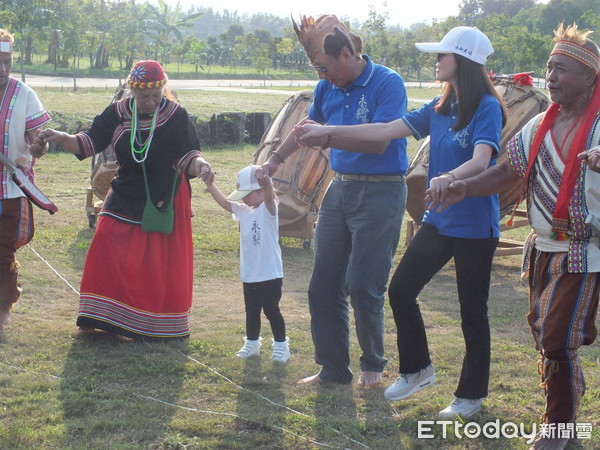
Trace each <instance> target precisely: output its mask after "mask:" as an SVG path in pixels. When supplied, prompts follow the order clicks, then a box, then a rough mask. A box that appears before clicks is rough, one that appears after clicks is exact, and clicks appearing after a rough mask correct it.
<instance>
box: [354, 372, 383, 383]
mask: <svg viewBox="0 0 600 450" xmlns="http://www.w3.org/2000/svg"><path fill="white" fill-rule="evenodd" d="M379 383H381V372H368V371H365V372H362V373H361V374H360V378H359V379H358V385H359V386H373V385H375V384H379Z"/></svg>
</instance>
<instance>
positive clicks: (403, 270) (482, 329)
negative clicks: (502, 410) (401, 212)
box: [388, 223, 498, 399]
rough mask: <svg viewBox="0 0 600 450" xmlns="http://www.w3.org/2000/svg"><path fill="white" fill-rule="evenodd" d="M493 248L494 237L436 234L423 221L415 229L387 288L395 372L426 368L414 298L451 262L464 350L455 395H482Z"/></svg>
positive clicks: (424, 344) (487, 367)
mask: <svg viewBox="0 0 600 450" xmlns="http://www.w3.org/2000/svg"><path fill="white" fill-rule="evenodd" d="M497 244H498V239H497V238H487V239H463V238H453V237H448V236H442V235H441V234H439V232H438V230H437V228H435V227H433V226H431V225H429V224H427V223H424V224H423V225H422V226H421V228H420V229H419V231H418V232H417V234H416V235H415V237H414V238H413V240H412V241H411V243H410V245H409V247H408V249H407V250H406V252H405V253H404V256H403V257H402V260H401V261H400V264H399V265H398V267H397V268H396V271H395V273H394V275H393V277H392V280H391V282H390V286H389V289H388V294H389V301H390V306H391V307H392V311H393V313H394V320H395V321H396V327H397V343H398V353H399V357H400V373H415V372H418V371H419V370H421V369H424V368H425V367H427V366H428V365H429V364H431V358H430V356H429V348H428V345H427V335H426V333H425V325H424V323H423V316H422V314H421V311H420V309H419V304H418V302H417V296H418V295H419V293H420V292H421V290H422V289H423V288H424V287H425V285H426V284H427V283H428V282H429V281H430V280H431V279H432V278H433V276H434V275H435V274H436V273H437V272H439V271H440V270H441V269H442V268H443V267H444V266H445V265H446V263H447V262H448V261H449V260H450V259H451V258H454V263H455V266H456V284H457V287H458V300H459V303H460V315H461V324H462V325H461V326H462V332H463V336H464V339H465V346H466V353H465V356H464V359H463V364H462V371H461V376H460V381H459V383H458V388H457V389H456V391H455V396H456V397H460V398H468V399H478V398H483V397H486V396H487V390H488V382H489V375H490V325H489V320H488V310H487V300H488V294H489V287H490V276H491V270H492V258H493V256H494V251H495V249H496V245H497ZM448 297H450V294H449V295H448Z"/></svg>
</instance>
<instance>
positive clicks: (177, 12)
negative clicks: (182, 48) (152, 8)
mask: <svg viewBox="0 0 600 450" xmlns="http://www.w3.org/2000/svg"><path fill="white" fill-rule="evenodd" d="M200 16H202V13H201V12H200V13H193V14H189V15H187V16H185V17H181V4H180V3H179V2H177V4H176V5H175V7H173V8H171V7H170V6H169V5H167V4H166V2H165V0H158V9H157V10H156V14H155V16H154V18H153V19H149V20H148V21H147V26H148V30H149V36H150V37H151V38H152V39H153V41H154V43H155V45H156V46H157V52H158V53H157V59H159V60H160V61H161V62H165V57H166V55H167V52H168V51H169V49H170V48H171V47H172V45H173V42H171V40H170V38H171V36H172V35H173V36H175V42H181V41H183V35H182V30H183V29H184V28H190V27H192V26H193V23H192V22H193V21H194V20H195V19H197V18H198V17H200Z"/></svg>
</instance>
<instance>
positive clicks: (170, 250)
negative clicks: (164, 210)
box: [77, 180, 194, 339]
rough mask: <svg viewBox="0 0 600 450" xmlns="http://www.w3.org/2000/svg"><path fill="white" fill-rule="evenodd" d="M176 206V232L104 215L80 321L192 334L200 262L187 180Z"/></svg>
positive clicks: (148, 332) (87, 269) (138, 332)
mask: <svg viewBox="0 0 600 450" xmlns="http://www.w3.org/2000/svg"><path fill="white" fill-rule="evenodd" d="M173 208H174V216H175V220H174V223H173V232H172V233H171V234H163V233H155V232H149V233H148V232H145V231H142V227H141V226H139V225H130V224H126V223H123V222H120V221H118V220H115V219H114V218H112V217H110V216H100V218H99V220H98V224H97V228H96V232H95V235H94V239H93V240H92V244H91V246H90V249H89V251H88V254H87V258H86V261H85V266H84V269H83V277H82V280H81V293H80V303H79V314H78V316H77V325H79V326H82V327H92V328H98V329H101V330H105V331H110V332H113V333H117V334H120V335H122V336H128V337H141V338H158V339H165V338H183V337H188V336H189V334H190V315H191V308H192V285H193V264H194V262H193V247H192V223H191V191H190V186H189V183H188V182H187V180H184V181H183V182H182V183H181V184H180V186H179V189H178V192H177V194H176V196H175V198H174V201H173Z"/></svg>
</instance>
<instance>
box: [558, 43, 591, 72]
mask: <svg viewBox="0 0 600 450" xmlns="http://www.w3.org/2000/svg"><path fill="white" fill-rule="evenodd" d="M550 55H565V56H569V57H571V58H573V59H575V60H577V61H579V62H580V63H581V64H583V65H585V66H588V67H590V68H592V69H594V70H595V71H596V72H598V71H600V58H598V55H596V54H595V53H594V52H592V51H591V50H590V49H588V48H585V47H584V46H583V45H580V44H577V43H576V42H573V41H566V40H560V41H558V42H557V43H556V45H555V46H554V49H553V50H552V53H550Z"/></svg>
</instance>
